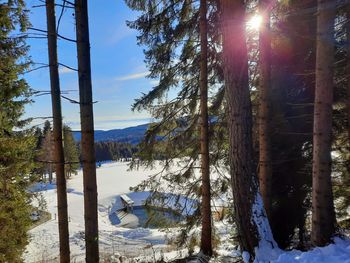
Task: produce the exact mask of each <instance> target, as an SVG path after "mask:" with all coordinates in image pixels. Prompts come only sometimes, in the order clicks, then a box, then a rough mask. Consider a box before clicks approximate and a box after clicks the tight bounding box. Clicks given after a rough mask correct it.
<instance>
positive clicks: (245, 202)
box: [220, 0, 276, 260]
mask: <svg viewBox="0 0 350 263" xmlns="http://www.w3.org/2000/svg"><path fill="white" fill-rule="evenodd" d="M220 7H221V23H220V25H221V32H222V39H223V63H224V64H223V69H224V79H225V89H226V100H227V107H228V130H229V142H230V149H229V162H230V173H231V182H232V191H233V199H234V207H235V222H236V226H237V231H238V235H239V242H240V245H241V250H242V251H247V252H248V253H249V254H250V255H251V256H252V258H253V257H254V256H255V257H256V259H257V260H259V259H260V260H262V258H260V257H264V256H266V251H265V252H264V253H265V255H264V254H259V249H257V248H259V246H260V245H262V244H263V243H264V244H266V245H267V246H269V247H270V249H273V248H274V247H275V246H276V244H275V241H274V240H273V237H272V232H271V229H270V226H269V222H268V220H267V217H266V213H265V210H264V206H263V203H262V200H261V196H260V194H259V188H258V178H257V175H256V174H255V171H254V167H253V165H254V163H253V159H254V158H253V157H254V156H253V140H252V124H253V119H252V108H251V100H250V92H249V83H248V57H247V46H246V39H245V35H246V33H245V6H244V3H243V2H241V1H230V0H221V1H220ZM256 253H257V254H256Z"/></svg>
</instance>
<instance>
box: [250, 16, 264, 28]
mask: <svg viewBox="0 0 350 263" xmlns="http://www.w3.org/2000/svg"><path fill="white" fill-rule="evenodd" d="M261 23H262V16H261V15H254V16H252V17H251V18H250V19H249V20H248V22H247V27H248V28H249V29H253V30H259V28H260V26H261Z"/></svg>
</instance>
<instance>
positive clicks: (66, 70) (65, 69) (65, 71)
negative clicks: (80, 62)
mask: <svg viewBox="0 0 350 263" xmlns="http://www.w3.org/2000/svg"><path fill="white" fill-rule="evenodd" d="M58 71H59V73H60V74H68V73H73V72H75V71H74V70H72V69H70V68H66V67H60V68H59V70H58Z"/></svg>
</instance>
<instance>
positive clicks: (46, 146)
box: [38, 128, 54, 184]
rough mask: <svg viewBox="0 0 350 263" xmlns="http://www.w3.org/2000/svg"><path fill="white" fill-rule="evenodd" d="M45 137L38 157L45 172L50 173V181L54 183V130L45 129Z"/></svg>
mask: <svg viewBox="0 0 350 263" xmlns="http://www.w3.org/2000/svg"><path fill="white" fill-rule="evenodd" d="M45 130H46V133H44V135H43V136H44V137H43V139H42V141H41V145H40V149H39V153H38V159H39V162H40V163H41V166H42V167H43V173H44V174H47V175H48V179H49V183H50V184H52V179H53V178H52V173H53V151H54V149H53V140H52V131H51V128H50V129H48V130H47V129H44V131H45Z"/></svg>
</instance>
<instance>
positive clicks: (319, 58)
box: [311, 0, 336, 246]
mask: <svg viewBox="0 0 350 263" xmlns="http://www.w3.org/2000/svg"><path fill="white" fill-rule="evenodd" d="M335 5H336V3H335V2H334V1H331V0H326V1H325V0H318V17H317V43H316V45H317V47H316V49H317V50H316V88H315V108H314V131H313V165H312V170H313V174H312V231H311V239H312V242H313V244H314V245H316V246H323V245H326V244H327V243H329V242H330V241H331V237H332V235H333V234H334V231H335V212H334V203H333V192H332V182H331V162H332V160H331V145H332V103H333V85H334V83H333V63H334V36H333V34H334V18H335Z"/></svg>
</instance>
